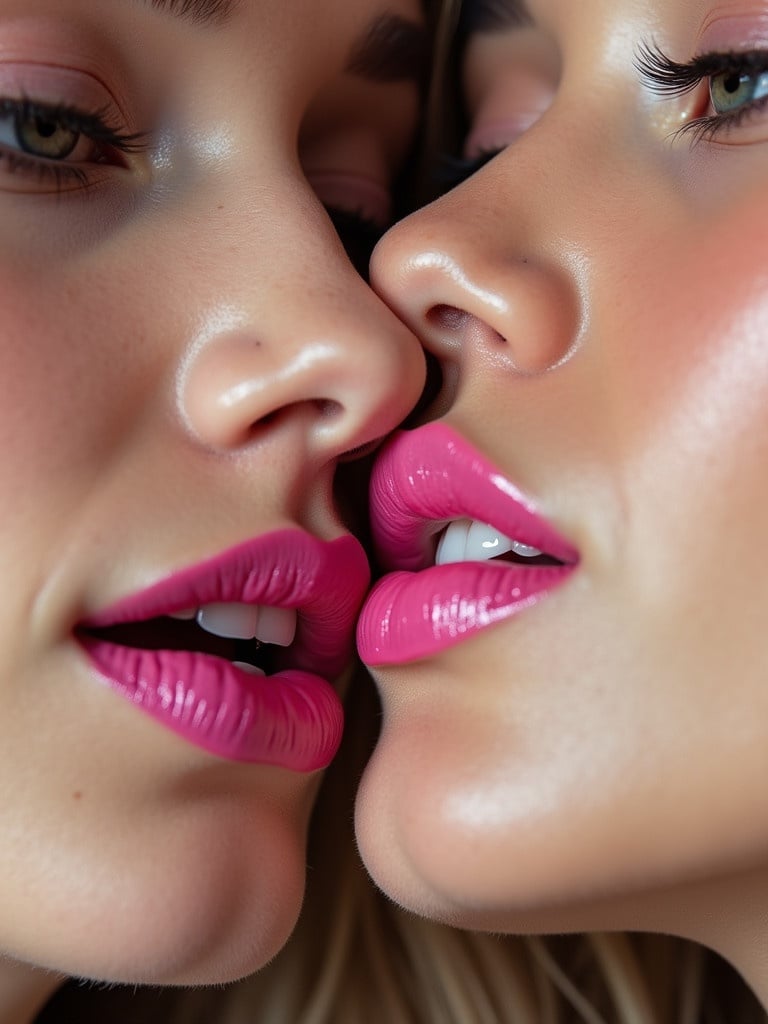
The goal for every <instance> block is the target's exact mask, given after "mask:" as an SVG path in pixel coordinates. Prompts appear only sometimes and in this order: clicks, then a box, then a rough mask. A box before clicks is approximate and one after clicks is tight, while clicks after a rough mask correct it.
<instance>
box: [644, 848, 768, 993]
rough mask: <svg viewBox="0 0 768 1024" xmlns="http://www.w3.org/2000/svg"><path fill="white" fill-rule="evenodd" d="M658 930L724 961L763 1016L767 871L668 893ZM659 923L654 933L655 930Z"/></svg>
mask: <svg viewBox="0 0 768 1024" xmlns="http://www.w3.org/2000/svg"><path fill="white" fill-rule="evenodd" d="M662 916H663V917H665V918H666V920H665V921H662V922H661V926H662V928H663V930H665V931H668V932H671V933H672V934H677V935H682V936H684V937H685V938H689V939H693V940H694V941H696V942H699V943H701V944H702V945H704V946H709V947H710V949H714V950H715V951H716V952H717V953H719V954H720V955H721V956H722V957H724V958H725V959H726V960H728V961H729V962H730V963H731V964H732V965H733V966H734V967H735V968H736V970H737V971H738V972H739V973H740V974H741V976H742V977H743V978H744V980H745V981H746V983H747V984H748V985H749V986H750V988H751V989H752V991H753V992H754V993H755V995H756V996H757V998H758V1000H759V1001H760V1002H761V1004H762V1006H763V1008H764V1009H765V1010H766V1011H768V869H766V868H765V867H761V868H759V869H754V870H744V871H742V872H739V873H735V874H733V875H731V876H729V877H728V878H725V879H719V880H717V881H713V880H711V879H710V880H707V881H704V882H701V883H699V884H695V885H691V886H689V887H687V888H686V889H685V891H683V892H682V893H680V892H675V893H668V894H667V897H666V909H665V912H664V913H663V914H662ZM658 925H659V922H658V921H657V922H656V926H655V927H654V928H652V929H649V930H653V931H658V930H660V929H659V927H658Z"/></svg>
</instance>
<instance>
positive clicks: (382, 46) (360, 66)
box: [345, 14, 432, 84]
mask: <svg viewBox="0 0 768 1024" xmlns="http://www.w3.org/2000/svg"><path fill="white" fill-rule="evenodd" d="M431 54H432V46H431V42H430V38H429V35H428V33H427V30H426V28H424V27H423V26H422V25H418V24H416V22H413V21H407V20H406V19H405V18H400V17H398V16H397V15H394V14H382V15H381V16H380V17H378V18H375V19H374V20H373V21H372V22H371V24H370V25H369V26H368V28H367V29H366V30H365V31H364V32H363V34H362V37H361V38H360V40H359V41H358V42H357V43H355V44H353V46H352V52H351V54H350V57H349V60H348V61H347V65H346V68H345V70H346V71H349V72H350V73H351V74H353V75H358V76H359V77H361V78H367V79H368V80H369V81H371V82H404V81H415V82H417V83H419V84H422V83H423V82H425V81H426V79H427V77H428V75H429V68H430V63H431Z"/></svg>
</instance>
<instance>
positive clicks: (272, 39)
mask: <svg viewBox="0 0 768 1024" xmlns="http://www.w3.org/2000/svg"><path fill="white" fill-rule="evenodd" d="M423 43H424V27H423V22H422V16H421V5H420V3H419V2H418V0H355V2H354V3H349V2H347V0H286V2H283V0H281V2H279V3H274V2H272V0H264V2H262V0H239V2H231V3H230V2H228V0H208V2H206V0H184V2H183V3H182V2H181V0H178V2H176V0H152V2H149V0H147V2H142V0H99V2H98V3H94V2H93V0H0V438H1V439H2V444H1V445H0V449H1V451H0V478H1V480H2V484H1V485H0V569H1V570H2V572H1V573H0V575H1V577H2V581H3V594H4V596H3V608H2V617H1V621H0V780H1V781H0V790H1V793H0V808H1V810H0V959H2V960H3V963H4V964H5V963H6V960H5V958H6V957H8V958H11V959H15V960H18V961H24V962H29V963H32V964H39V965H43V966H46V967H50V968H52V969H54V970H58V971H62V972H66V973H74V974H79V975H85V976H87V977H95V978H106V979H112V980H125V981H137V982H142V981H144V982H151V981H155V982H169V981H170V982H203V981H221V980H226V979H229V978H232V977H235V976H237V975H239V974H244V973H246V972H248V971H251V970H253V969H255V968H256V967H258V966H260V965H261V964H262V963H264V962H265V961H266V960H267V959H268V958H269V957H271V956H272V955H273V954H274V953H275V952H276V951H277V949H278V948H279V947H280V945H281V944H282V943H283V941H284V940H285V938H286V936H287V935H288V933H289V932H290V930H291V927H292V925H293V923H294V921H295V918H296V915H297V913H298V910H299V907H300V904H301V898H302V893H303V886H304V860H305V851H304V837H305V830H306V825H307V819H308V816H309V810H310V807H311V804H312V800H313V797H314V795H315V792H316V788H317V782H318V769H321V768H323V767H325V766H326V765H327V764H328V762H329V761H330V760H331V758H332V757H333V754H334V752H335V749H336V746H337V744H338V740H339V733H340V728H341V707H340V702H339V696H338V694H337V693H336V692H335V690H334V684H335V683H336V678H337V676H338V675H339V674H340V672H341V670H342V669H343V667H344V665H345V663H346V662H347V661H348V660H349V658H350V657H351V653H352V649H353V628H354V619H355V613H356V611H357V607H358V605H359V602H360V601H361V600H362V597H363V594H364V591H365V588H366V585H367V580H368V568H367V563H366V559H365V556H364V554H363V551H362V549H361V547H360V545H359V544H358V543H357V542H356V541H355V540H354V539H353V538H352V537H351V536H349V534H348V533H346V531H345V529H344V526H343V524H342V523H341V521H340V518H339V515H338V514H337V512H336V510H335V507H334V502H333V497H332V483H333V475H334V470H335V467H336V464H337V462H338V461H339V459H340V458H341V457H343V456H345V454H348V453H351V452H353V450H355V449H359V448H361V447H365V446H367V445H368V444H369V443H371V442H373V441H375V440H377V439H379V438H380V437H382V436H383V435H385V434H386V433H388V432H389V431H390V430H391V429H392V428H393V427H394V426H395V425H396V424H397V422H398V421H399V420H400V419H401V418H402V417H403V416H404V415H405V413H406V412H407V411H408V410H409V408H410V407H411V405H412V404H413V403H414V402H415V401H416V399H417V397H418V394H419V391H420V389H421V386H422V382H423V375H424V360H423V355H422V353H421V350H420V348H419V346H418V344H417V342H416V340H415V339H414V338H413V337H412V336H411V335H410V334H409V332H408V331H407V330H406V329H405V328H404V327H403V325H402V324H401V323H400V322H399V321H398V320H397V319H396V318H395V317H394V315H393V314H392V313H391V312H390V311H389V310H388V309H387V308H386V306H385V305H384V304H383V303H382V302H381V301H380V300H379V299H378V298H377V297H376V296H375V295H374V294H373V293H372V292H371V291H370V289H369V288H368V287H367V285H366V284H365V282H364V281H363V279H362V278H361V277H360V276H359V275H358V274H357V273H356V272H355V270H354V269H353V266H352V264H351V263H350V261H349V259H348V258H347V256H346V254H345V250H344V244H345V243H346V244H347V245H348V246H349V247H350V248H355V249H356V251H358V252H360V251H362V247H364V245H365V244H366V240H367V239H369V238H370V236H371V234H372V233H375V232H376V231H380V230H381V228H382V227H383V226H384V225H385V224H386V223H387V222H388V219H389V217H390V197H391V193H392V186H393V182H394V180H395V178H396V176H397V174H398V172H399V170H400V169H401V168H402V166H403V163H404V160H405V158H406V155H407V153H408V151H409V148H410V147H411V145H412V143H413V139H414V134H415V129H416V124H417V119H418V108H419V84H418V80H419V78H420V76H421V75H422V74H423V72H424V63H423V62H424V59H425V48H424V46H423ZM330 208H333V209H334V211H335V213H334V217H335V220H336V221H338V223H340V224H341V223H344V224H349V223H350V222H351V223H352V225H354V223H355V222H356V221H359V220H362V223H360V224H359V225H358V227H357V229H356V230H352V229H350V231H349V232H348V231H347V230H346V228H345V229H344V231H343V233H342V237H341V238H340V237H339V234H338V233H337V231H336V230H335V228H334V221H333V220H332V218H331V217H330V216H329V212H328V210H329V209H330ZM337 214H338V216H337ZM361 239H362V242H361V241H360V240H361ZM195 618H197V620H198V623H199V624H196V623H195V622H194V621H192V620H193V619H195ZM0 987H3V986H0ZM1 998H2V997H0V999H1Z"/></svg>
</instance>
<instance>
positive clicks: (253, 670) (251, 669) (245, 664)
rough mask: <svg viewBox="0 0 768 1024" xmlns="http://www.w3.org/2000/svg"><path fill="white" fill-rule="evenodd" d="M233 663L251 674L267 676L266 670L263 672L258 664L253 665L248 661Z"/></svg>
mask: <svg viewBox="0 0 768 1024" xmlns="http://www.w3.org/2000/svg"><path fill="white" fill-rule="evenodd" d="M232 664H233V665H234V666H235V668H239V669H241V670H242V671H243V672H247V673H248V675H249V676H266V674H267V673H266V672H262V670H261V669H260V668H257V667H256V665H251V664H249V663H248V662H247V661H233V662H232Z"/></svg>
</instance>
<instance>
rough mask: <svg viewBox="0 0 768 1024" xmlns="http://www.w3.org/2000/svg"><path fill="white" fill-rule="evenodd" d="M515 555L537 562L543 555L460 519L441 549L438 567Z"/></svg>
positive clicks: (490, 528)
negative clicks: (510, 552) (511, 553)
mask: <svg viewBox="0 0 768 1024" xmlns="http://www.w3.org/2000/svg"><path fill="white" fill-rule="evenodd" d="M508 551H513V552H514V553H515V554H516V555H520V556H521V557H522V558H535V557H536V556H537V555H540V554H541V552H540V551H539V549H538V548H534V547H532V546H531V545H530V544H523V543H522V541H519V540H515V539H514V538H512V537H507V536H506V534H503V533H499V531H498V530H496V529H494V527H493V526H489V525H488V524H487V523H480V522H477V520H474V519H457V520H456V521H455V522H453V523H451V524H450V525H449V526H448V527H447V529H446V530H445V532H444V533H443V536H442V537H441V538H440V543H439V544H438V546H437V553H436V555H435V564H436V565H450V564H451V563H453V562H483V561H487V560H488V559H490V558H495V557H496V556H497V555H504V554H506V553H507V552H508Z"/></svg>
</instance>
